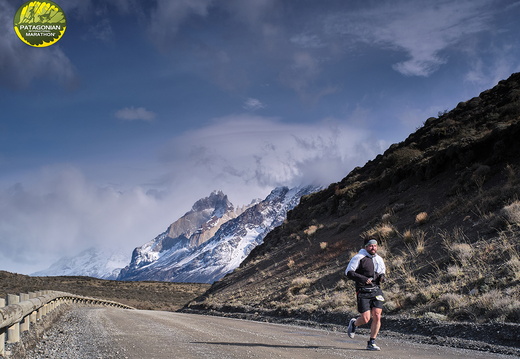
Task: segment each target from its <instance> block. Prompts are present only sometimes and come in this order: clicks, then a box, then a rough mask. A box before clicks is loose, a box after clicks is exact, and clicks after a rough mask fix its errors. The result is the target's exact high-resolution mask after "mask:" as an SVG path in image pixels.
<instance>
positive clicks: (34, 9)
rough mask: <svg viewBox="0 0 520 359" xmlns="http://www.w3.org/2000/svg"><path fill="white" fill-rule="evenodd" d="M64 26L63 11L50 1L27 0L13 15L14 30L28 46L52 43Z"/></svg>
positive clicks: (61, 33) (62, 32)
mask: <svg viewBox="0 0 520 359" xmlns="http://www.w3.org/2000/svg"><path fill="white" fill-rule="evenodd" d="M66 28H67V20H66V19H65V13H64V12H63V10H62V9H61V8H60V7H59V6H58V5H57V4H55V3H53V2H52V1H28V2H26V3H25V4H23V5H22V6H20V8H19V9H18V11H17V12H16V14H15V15H14V31H15V32H16V35H18V37H19V38H20V40H22V41H23V42H25V43H26V44H27V45H29V46H34V47H46V46H50V45H53V44H55V43H56V42H58V40H59V39H61V37H62V36H63V34H64V33H65V29H66Z"/></svg>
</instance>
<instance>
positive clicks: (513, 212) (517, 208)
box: [502, 201, 520, 226]
mask: <svg viewBox="0 0 520 359" xmlns="http://www.w3.org/2000/svg"><path fill="white" fill-rule="evenodd" d="M502 214H503V215H504V217H505V218H506V219H507V220H508V221H509V223H511V224H516V225H517V226H520V201H514V202H513V203H511V204H509V205H507V206H505V207H504V208H503V209H502Z"/></svg>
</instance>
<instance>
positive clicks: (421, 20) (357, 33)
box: [326, 0, 492, 76]
mask: <svg viewBox="0 0 520 359" xmlns="http://www.w3.org/2000/svg"><path fill="white" fill-rule="evenodd" d="M486 7H488V8H489V11H486V10H485V8H486ZM491 15H492V11H491V8H490V3H489V1H485V0H478V1H475V0H471V1H470V0H464V1H448V0H446V1H435V2H431V1H413V2H412V1H395V2H385V3H380V2H378V3H377V7H372V8H365V9H361V10H357V11H356V10H354V11H352V12H350V13H339V14H336V15H331V16H330V17H329V18H328V20H327V24H326V30H327V32H328V33H330V34H334V33H336V34H340V35H343V36H348V37H349V38H350V40H353V41H361V42H364V43H367V44H370V45H373V46H376V47H383V48H389V49H396V50H400V51H404V52H406V53H407V55H408V56H409V59H408V60H405V61H401V62H398V63H396V64H394V65H393V68H394V69H395V70H396V71H399V72H400V73H402V74H403V75H406V76H429V75H431V74H432V73H433V72H435V71H436V70H437V69H438V68H439V67H440V66H441V65H443V64H445V63H446V62H447V61H448V60H447V58H445V57H444V56H443V55H442V51H444V50H446V49H447V48H449V47H451V46H454V45H456V44H457V43H459V42H460V41H463V40H464V39H465V38H466V37H467V36H470V35H473V34H476V33H478V32H482V31H485V30H486V29H487V28H488V26H489V20H490V19H491Z"/></svg>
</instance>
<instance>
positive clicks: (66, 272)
mask: <svg viewBox="0 0 520 359" xmlns="http://www.w3.org/2000/svg"><path fill="white" fill-rule="evenodd" d="M129 260H130V256H129V255H124V254H121V253H115V252H113V251H103V250H101V249H96V248H89V249H87V250H84V251H83V252H81V253H79V254H78V255H76V256H74V257H63V258H61V259H60V260H58V261H57V262H55V263H54V264H52V265H51V266H50V267H49V268H47V269H45V270H42V271H39V272H35V273H32V274H31V275H32V276H39V277H42V276H88V277H95V278H101V279H116V278H117V277H118V275H119V272H120V271H121V268H124V267H125V266H126V265H127V264H128V262H129Z"/></svg>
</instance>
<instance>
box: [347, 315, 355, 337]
mask: <svg viewBox="0 0 520 359" xmlns="http://www.w3.org/2000/svg"><path fill="white" fill-rule="evenodd" d="M355 322H356V318H352V319H350V322H349V323H348V328H347V334H348V336H349V337H350V338H354V335H356V325H355V324H354V323H355Z"/></svg>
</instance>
